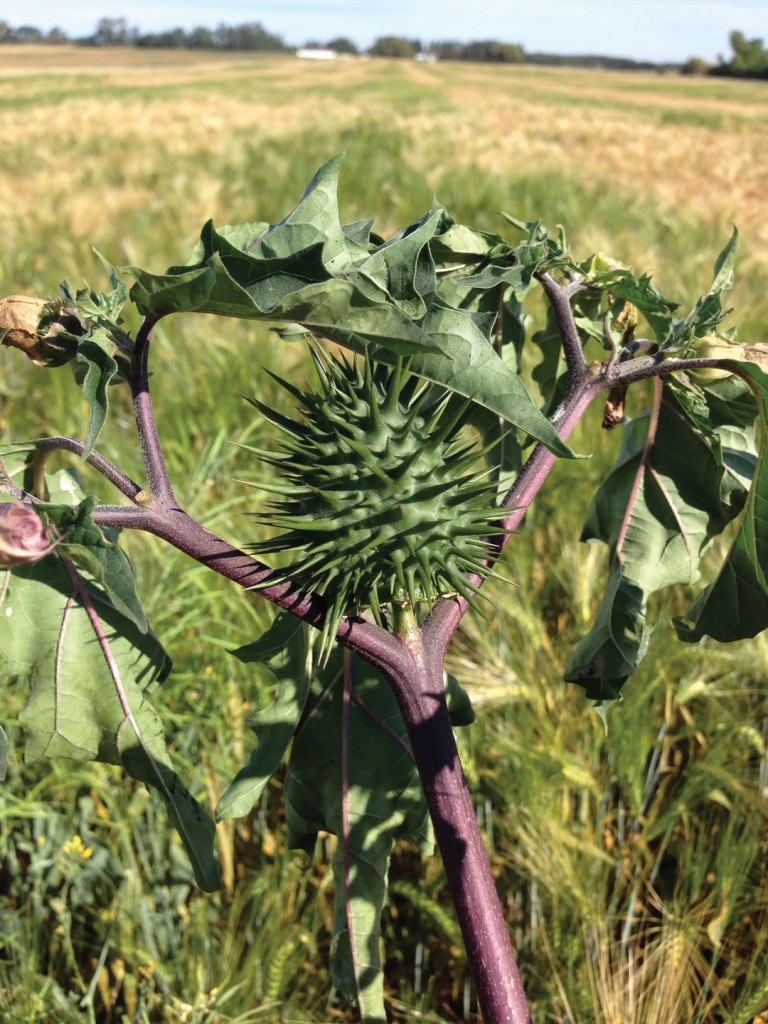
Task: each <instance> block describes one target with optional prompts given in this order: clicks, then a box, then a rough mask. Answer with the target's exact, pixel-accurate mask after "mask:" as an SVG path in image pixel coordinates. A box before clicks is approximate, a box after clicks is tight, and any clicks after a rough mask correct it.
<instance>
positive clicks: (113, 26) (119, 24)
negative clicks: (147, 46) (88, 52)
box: [83, 18, 138, 46]
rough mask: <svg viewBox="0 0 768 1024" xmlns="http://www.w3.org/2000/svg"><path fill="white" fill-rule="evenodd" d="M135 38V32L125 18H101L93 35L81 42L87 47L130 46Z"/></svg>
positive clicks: (136, 33) (136, 34)
mask: <svg viewBox="0 0 768 1024" xmlns="http://www.w3.org/2000/svg"><path fill="white" fill-rule="evenodd" d="M137 36H138V32H137V30H136V29H135V28H131V27H130V26H129V24H128V22H127V20H126V19H125V18H101V19H100V20H99V21H98V22H97V24H96V30H95V31H94V33H93V35H92V36H89V37H88V38H86V39H84V40H83V42H84V43H86V45H89V46H131V45H132V44H133V43H135V42H136V37H137Z"/></svg>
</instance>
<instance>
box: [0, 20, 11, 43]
mask: <svg viewBox="0 0 768 1024" xmlns="http://www.w3.org/2000/svg"><path fill="white" fill-rule="evenodd" d="M12 42H13V29H12V28H11V26H10V25H9V24H8V22H7V21H0V44H2V43H12Z"/></svg>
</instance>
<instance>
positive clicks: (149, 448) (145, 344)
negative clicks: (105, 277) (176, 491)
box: [128, 316, 176, 505]
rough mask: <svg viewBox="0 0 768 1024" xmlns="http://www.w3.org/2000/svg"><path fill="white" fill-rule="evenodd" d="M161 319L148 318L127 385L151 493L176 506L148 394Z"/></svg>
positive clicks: (141, 332)
mask: <svg viewBox="0 0 768 1024" xmlns="http://www.w3.org/2000/svg"><path fill="white" fill-rule="evenodd" d="M158 320H159V317H150V316H148V317H146V318H145V319H144V322H143V323H142V325H141V327H140V328H139V330H138V333H137V335H136V342H135V347H134V352H133V359H132V361H131V370H130V374H129V377H128V384H129V386H130V389H131V397H132V399H133V412H134V416H135V417H136V427H137V429H138V432H139V444H140V445H141V454H142V458H143V459H144V468H145V469H146V473H147V482H148V485H149V492H150V494H152V495H153V496H154V497H156V498H160V499H161V500H162V501H163V502H165V504H166V505H175V504H176V500H175V498H174V495H173V487H172V486H171V481H170V478H169V476H168V469H167V467H166V465H165V456H164V455H163V449H162V446H161V444H160V437H159V435H158V432H157V420H156V419H155V413H154V409H153V408H152V398H151V396H150V394H149V343H150V340H151V337H152V329H153V328H154V326H155V324H156V323H157V321H158Z"/></svg>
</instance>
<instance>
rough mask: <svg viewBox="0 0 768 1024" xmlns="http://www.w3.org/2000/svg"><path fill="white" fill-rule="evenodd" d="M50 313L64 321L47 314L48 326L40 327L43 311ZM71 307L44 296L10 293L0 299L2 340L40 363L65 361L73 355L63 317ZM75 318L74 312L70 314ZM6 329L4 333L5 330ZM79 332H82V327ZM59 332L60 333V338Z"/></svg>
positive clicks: (50, 363) (0, 339) (48, 364)
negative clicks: (56, 303)
mask: <svg viewBox="0 0 768 1024" xmlns="http://www.w3.org/2000/svg"><path fill="white" fill-rule="evenodd" d="M51 309H54V313H52V314H50V317H53V316H56V317H57V319H59V320H61V321H62V322H57V320H53V322H50V317H49V316H47V318H46V319H47V320H48V323H49V326H47V328H46V327H42V328H41V327H40V326H39V325H40V319H41V317H42V315H43V311H46V313H47V314H49V311H50V310H51ZM71 313H72V310H69V309H65V308H64V307H63V306H62V307H61V309H58V306H52V304H50V303H47V302H46V301H45V300H44V299H36V298H33V297H32V296H29V295H9V296H8V298H6V299H0V335H1V336H2V337H0V341H1V342H2V344H3V345H10V346H11V347H12V348H18V349H21V351H22V352H24V353H25V355H27V356H28V357H29V358H30V359H31V360H32V362H33V363H35V364H36V365H37V366H54V365H58V364H60V363H62V362H66V360H67V358H68V357H69V356H70V355H71V348H72V346H71V345H70V344H68V343H67V340H66V336H62V330H63V329H64V319H63V318H65V316H66V315H68V314H71ZM68 319H69V320H72V317H71V315H70V316H69V317H68ZM3 332H5V333H3ZM78 333H82V330H80V331H79V332H78ZM57 335H59V337H58V338H57Z"/></svg>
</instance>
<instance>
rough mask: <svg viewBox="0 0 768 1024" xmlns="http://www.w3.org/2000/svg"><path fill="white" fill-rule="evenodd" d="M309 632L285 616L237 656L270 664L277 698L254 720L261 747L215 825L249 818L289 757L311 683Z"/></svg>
mask: <svg viewBox="0 0 768 1024" xmlns="http://www.w3.org/2000/svg"><path fill="white" fill-rule="evenodd" d="M307 631H308V627H307V626H305V625H304V624H303V623H302V622H301V620H300V619H297V618H296V617H295V616H294V615H291V614H290V613H288V612H282V613H281V614H280V615H278V617H277V618H276V619H275V621H274V623H273V624H272V627H271V628H270V629H269V630H268V631H267V632H266V633H265V634H264V636H263V637H261V639H259V640H257V641H256V642H255V643H253V644H249V645H247V646H246V647H240V648H238V650H236V651H233V652H232V653H233V654H234V655H235V657H237V658H239V659H240V660H241V661H244V662H247V663H251V662H260V663H262V664H264V665H265V666H266V665H269V668H266V667H265V668H264V670H263V672H265V673H266V674H267V677H268V678H269V679H271V681H272V682H273V683H274V685H275V699H274V701H273V702H272V704H270V705H269V707H267V708H264V709H263V710H262V711H259V712H257V713H256V714H255V715H253V716H252V717H251V719H250V720H249V723H248V724H249V725H250V727H251V728H252V729H253V731H254V732H255V733H256V736H257V738H258V744H257V746H256V749H255V750H254V751H253V753H252V754H251V756H250V758H249V759H248V763H247V764H246V765H245V766H244V767H243V768H242V769H241V770H240V771H239V772H238V773H237V775H236V776H235V778H234V780H233V782H232V784H231V785H230V786H229V788H228V789H227V791H226V792H225V793H224V795H223V796H222V798H221V800H220V801H219V804H218V806H217V808H216V820H217V821H221V820H223V819H224V818H238V817H242V816H243V815H246V814H248V813H249V811H250V810H251V808H252V807H253V806H254V804H255V803H256V801H257V800H258V798H259V796H260V794H261V792H262V790H263V789H264V787H265V786H266V784H267V783H268V782H269V780H270V778H271V777H272V775H273V774H274V773H275V771H276V770H277V768H278V766H279V765H280V762H281V761H282V759H283V757H284V756H285V752H286V750H287V749H288V745H289V743H290V742H291V738H292V737H293V734H294V732H295V730H296V727H297V725H298V722H299V718H300V717H301V713H302V710H303V708H304V704H305V702H306V700H307V695H308V693H309V685H310V681H311V672H310V665H311V662H310V661H309V660H308V655H309V637H308V635H307Z"/></svg>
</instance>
